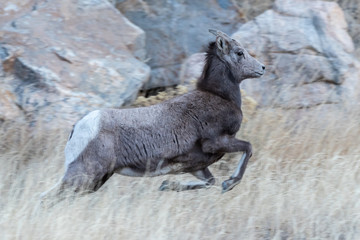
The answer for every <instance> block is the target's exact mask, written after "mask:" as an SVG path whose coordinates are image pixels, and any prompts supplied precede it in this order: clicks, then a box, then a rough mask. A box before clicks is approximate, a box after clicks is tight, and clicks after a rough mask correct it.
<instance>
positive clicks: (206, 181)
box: [159, 168, 215, 191]
mask: <svg viewBox="0 0 360 240" xmlns="http://www.w3.org/2000/svg"><path fill="white" fill-rule="evenodd" d="M191 174H192V175H194V176H195V177H196V178H198V179H200V180H201V181H200V182H199V181H198V182H186V183H181V182H172V181H167V180H166V181H164V182H163V183H162V184H161V186H160V188H159V190H160V191H166V190H172V191H185V190H193V189H200V188H207V187H209V186H211V185H214V184H215V179H214V176H213V175H212V174H211V172H210V170H209V169H208V168H204V169H202V170H198V171H195V172H192V173H191Z"/></svg>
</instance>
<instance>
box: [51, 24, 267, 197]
mask: <svg viewBox="0 0 360 240" xmlns="http://www.w3.org/2000/svg"><path fill="white" fill-rule="evenodd" d="M209 31H210V32H211V33H213V34H214V35H215V36H216V41H215V42H212V43H210V44H209V47H208V51H207V54H206V63H205V66H204V69H203V73H202V76H201V77H200V78H199V79H198V82H197V88H196V90H194V91H191V92H189V93H187V94H185V95H182V96H179V97H176V98H173V99H171V100H168V101H165V102H162V103H160V104H157V105H153V106H150V107H142V108H132V109H103V110H96V111H93V112H91V113H89V114H88V115H86V116H85V117H84V118H82V119H81V120H80V121H78V122H77V123H76V124H75V126H74V128H73V130H72V132H71V134H70V136H69V139H68V142H67V145H66V148H65V157H66V161H65V171H66V172H65V175H64V177H63V178H62V179H61V181H60V184H59V186H58V187H57V192H58V193H60V192H62V191H63V190H64V189H68V188H70V189H73V190H74V191H76V192H77V191H89V192H92V191H96V190H97V189H99V188H100V187H101V186H102V185H103V184H104V183H105V182H106V181H107V180H108V179H109V178H110V177H111V176H112V175H113V173H118V174H122V175H127V176H136V177H143V176H158V175H164V174H177V173H191V174H193V175H194V176H195V177H197V178H198V179H200V180H201V181H199V182H195V183H177V182H170V181H164V182H163V183H162V185H161V186H160V190H176V191H181V190H189V189H199V188H205V187H208V186H210V185H213V184H214V182H215V180H214V177H213V175H212V174H211V173H210V171H209V169H208V166H209V165H211V164H212V163H214V162H216V161H218V160H219V159H220V158H222V156H223V155H224V154H225V153H230V152H244V153H243V155H242V157H241V159H240V161H239V164H238V166H237V168H236V170H235V172H234V174H233V175H232V176H231V177H230V178H229V179H228V180H226V181H224V182H223V183H222V189H223V192H226V191H229V190H231V189H232V188H233V187H234V186H235V185H236V184H238V183H239V182H240V180H241V178H242V176H243V174H244V171H245V168H246V165H247V163H248V160H249V158H250V157H251V155H252V150H251V144H250V143H249V142H245V141H242V140H238V139H236V138H235V134H236V132H237V131H238V130H239V128H240V125H241V121H242V112H241V95H240V88H239V83H240V82H241V81H242V80H244V79H246V78H257V77H260V76H261V75H263V74H264V72H265V66H264V65H263V64H262V63H260V62H258V61H257V60H256V59H255V58H253V57H252V56H250V54H249V53H248V52H247V51H246V50H245V49H244V48H243V47H242V46H241V44H240V43H238V42H237V41H235V40H234V39H231V38H230V37H229V36H227V35H226V34H225V33H223V32H220V31H217V30H209Z"/></svg>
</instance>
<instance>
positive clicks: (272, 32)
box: [183, 0, 360, 108]
mask: <svg viewBox="0 0 360 240" xmlns="http://www.w3.org/2000/svg"><path fill="white" fill-rule="evenodd" d="M232 37H233V38H234V39H236V40H238V41H239V42H241V43H242V44H243V45H244V47H245V48H246V49H247V50H248V51H249V52H250V53H251V54H252V55H255V56H256V57H257V58H258V59H259V60H260V61H262V62H263V63H264V64H265V65H266V69H267V72H266V73H265V75H264V76H263V77H262V78H260V79H253V80H252V79H250V80H246V81H244V82H243V83H242V87H243V88H244V89H245V91H246V92H247V93H248V94H249V95H250V96H252V97H254V99H255V100H256V101H257V102H258V103H259V105H260V106H275V107H284V108H308V107H313V106H316V105H320V104H333V103H334V104H335V103H343V102H344V101H347V102H349V101H353V100H355V99H356V97H357V92H358V91H359V90H360V89H359V87H360V86H359V80H358V79H359V76H360V75H359V74H360V67H359V66H360V63H359V62H358V60H357V59H356V58H355V57H354V56H353V53H354V45H353V42H352V39H351V37H350V36H349V34H348V32H347V24H346V21H345V19H344V14H343V12H342V10H341V8H340V7H339V6H338V4H337V3H334V2H324V1H310V0H306V1H304V0H277V1H276V2H275V4H274V7H273V9H271V10H267V11H265V12H264V13H263V14H261V15H259V16H258V17H256V18H255V19H254V20H252V21H249V22H247V23H246V24H244V25H242V26H241V27H240V28H239V30H238V31H236V32H235V33H234V34H233V35H232ZM200 64H203V63H200ZM184 68H185V65H184ZM196 68H197V69H201V68H200V67H198V66H197V67H196ZM183 71H185V72H189V70H185V69H183ZM199 74H200V73H199V72H197V74H196V76H194V77H198V76H199Z"/></svg>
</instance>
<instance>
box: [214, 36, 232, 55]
mask: <svg viewBox="0 0 360 240" xmlns="http://www.w3.org/2000/svg"><path fill="white" fill-rule="evenodd" d="M216 46H217V48H218V49H219V50H220V51H221V52H222V53H223V54H229V52H230V44H229V42H228V41H227V40H226V39H224V38H223V37H221V36H218V37H216Z"/></svg>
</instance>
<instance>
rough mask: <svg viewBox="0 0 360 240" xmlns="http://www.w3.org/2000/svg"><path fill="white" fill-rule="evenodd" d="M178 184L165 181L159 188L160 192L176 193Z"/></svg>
mask: <svg viewBox="0 0 360 240" xmlns="http://www.w3.org/2000/svg"><path fill="white" fill-rule="evenodd" d="M178 188H179V184H178V183H177V182H171V181H169V180H165V181H163V182H162V184H161V185H160V187H159V190H160V191H171V190H172V191H178Z"/></svg>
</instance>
